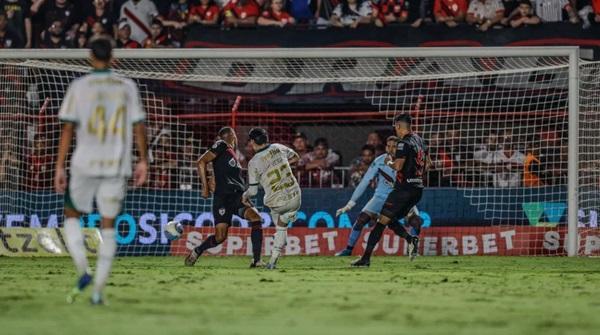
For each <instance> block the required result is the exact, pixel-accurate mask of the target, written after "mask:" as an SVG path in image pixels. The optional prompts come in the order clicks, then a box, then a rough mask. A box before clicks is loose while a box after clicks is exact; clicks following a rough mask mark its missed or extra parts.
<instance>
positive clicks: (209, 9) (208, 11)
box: [190, 5, 219, 20]
mask: <svg viewBox="0 0 600 335" xmlns="http://www.w3.org/2000/svg"><path fill="white" fill-rule="evenodd" d="M190 16H199V17H200V20H213V19H214V18H215V17H217V16H219V7H218V6H217V5H212V6H204V5H196V6H192V9H190Z"/></svg>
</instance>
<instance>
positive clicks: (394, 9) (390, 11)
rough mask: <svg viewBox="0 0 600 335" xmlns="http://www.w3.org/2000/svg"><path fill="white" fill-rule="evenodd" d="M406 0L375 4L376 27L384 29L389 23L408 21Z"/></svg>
mask: <svg viewBox="0 0 600 335" xmlns="http://www.w3.org/2000/svg"><path fill="white" fill-rule="evenodd" d="M406 4H407V3H406V1H405V0H381V1H379V3H377V4H375V2H374V3H373V6H372V7H373V17H375V25H376V26H378V27H383V26H385V25H387V24H388V23H395V22H398V23H402V22H405V21H406V20H407V19H408V10H407V8H406Z"/></svg>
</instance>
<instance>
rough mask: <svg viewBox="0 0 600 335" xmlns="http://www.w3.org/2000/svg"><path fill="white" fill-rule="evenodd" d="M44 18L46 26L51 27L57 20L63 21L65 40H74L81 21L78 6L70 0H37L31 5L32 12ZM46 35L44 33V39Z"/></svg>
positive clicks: (43, 22)
mask: <svg viewBox="0 0 600 335" xmlns="http://www.w3.org/2000/svg"><path fill="white" fill-rule="evenodd" d="M38 13H39V16H41V17H42V18H43V21H42V24H43V26H44V27H50V26H51V25H53V24H54V23H55V22H56V21H60V22H61V23H62V29H63V31H64V35H65V40H66V41H73V40H74V39H75V35H77V31H78V29H79V26H80V22H81V19H82V18H81V15H80V14H79V11H78V8H77V7H75V5H74V4H73V3H72V2H71V1H69V0H35V1H33V3H32V5H31V14H32V15H35V14H38ZM45 38H46V36H44V35H42V40H44V39H45Z"/></svg>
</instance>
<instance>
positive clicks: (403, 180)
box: [352, 114, 427, 266]
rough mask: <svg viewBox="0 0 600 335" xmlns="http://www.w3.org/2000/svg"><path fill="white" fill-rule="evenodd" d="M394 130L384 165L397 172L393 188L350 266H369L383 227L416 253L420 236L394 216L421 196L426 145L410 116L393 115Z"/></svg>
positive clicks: (412, 204)
mask: <svg viewBox="0 0 600 335" xmlns="http://www.w3.org/2000/svg"><path fill="white" fill-rule="evenodd" d="M394 129H395V131H396V135H397V136H398V137H399V138H400V141H399V142H398V146H397V148H396V154H395V158H394V159H393V160H390V161H389V162H388V163H387V164H388V165H389V166H390V167H392V168H393V169H394V170H395V171H396V180H395V182H394V189H393V190H392V192H390V194H389V195H388V197H387V199H386V200H385V204H384V205H383V209H382V210H381V215H380V216H379V219H378V220H377V224H376V225H375V227H374V228H373V230H371V234H370V235H369V239H368V241H367V247H366V249H365V252H364V254H363V256H362V257H361V258H359V259H357V260H356V261H354V262H352V266H369V265H370V264H371V254H372V253H373V249H375V245H376V244H377V243H378V242H379V240H380V239H381V235H382V233H383V231H384V229H385V227H386V226H388V225H389V227H390V228H391V229H392V230H393V231H394V232H395V233H396V234H398V235H400V236H402V237H404V238H405V239H406V240H407V241H408V243H409V244H408V253H409V256H410V258H411V260H413V259H414V258H415V256H416V255H417V247H418V245H419V238H418V237H416V236H411V235H409V234H408V233H407V232H406V230H405V229H404V227H402V226H401V225H400V224H399V223H398V221H397V219H398V218H400V217H403V216H406V215H407V214H408V212H409V211H410V209H411V208H413V207H414V206H415V205H416V204H417V203H418V202H419V200H421V196H422V195H423V175H424V172H425V167H426V162H427V148H426V146H425V142H424V141H423V139H422V138H421V137H420V136H419V135H417V134H415V133H413V132H412V128H411V117H410V115H408V114H400V115H398V116H396V117H395V118H394Z"/></svg>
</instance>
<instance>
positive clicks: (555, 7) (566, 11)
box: [535, 0, 579, 24]
mask: <svg viewBox="0 0 600 335" xmlns="http://www.w3.org/2000/svg"><path fill="white" fill-rule="evenodd" d="M535 14H536V15H537V16H539V18H540V19H541V20H542V22H561V21H563V17H565V16H566V17H568V18H569V22H571V23H573V24H577V23H579V17H578V16H577V13H575V9H574V8H573V6H571V3H570V2H569V0H536V1H535Z"/></svg>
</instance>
